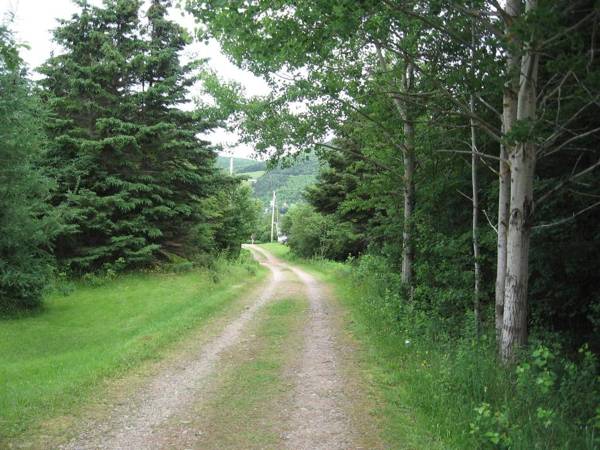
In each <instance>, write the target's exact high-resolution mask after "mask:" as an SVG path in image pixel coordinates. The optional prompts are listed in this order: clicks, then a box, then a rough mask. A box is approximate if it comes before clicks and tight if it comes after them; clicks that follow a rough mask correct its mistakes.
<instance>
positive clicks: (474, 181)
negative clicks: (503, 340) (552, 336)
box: [469, 95, 481, 336]
mask: <svg viewBox="0 0 600 450" xmlns="http://www.w3.org/2000/svg"><path fill="white" fill-rule="evenodd" d="M469 106H470V108H471V113H475V96H474V95H471V99H470V102H469ZM470 125H471V187H472V201H473V220H472V225H473V270H474V283H473V314H474V316H475V330H476V332H477V336H479V334H480V332H481V287H480V286H481V263H480V256H479V180H478V174H477V168H478V165H479V156H478V154H477V139H476V138H477V136H476V134H475V127H476V124H475V120H474V119H473V118H471V122H470Z"/></svg>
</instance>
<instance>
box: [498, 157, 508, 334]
mask: <svg viewBox="0 0 600 450" xmlns="http://www.w3.org/2000/svg"><path fill="white" fill-rule="evenodd" d="M500 159H501V161H500V167H499V175H498V178H499V184H500V185H499V192H498V227H497V228H498V241H497V259H496V299H495V300H496V302H495V303H496V304H495V306H496V341H497V342H498V346H500V339H501V338H502V323H503V321H504V284H505V282H506V246H507V241H508V218H509V214H508V212H509V203H510V167H509V165H508V163H507V162H506V161H507V160H508V154H507V151H506V148H505V147H504V145H501V146H500Z"/></svg>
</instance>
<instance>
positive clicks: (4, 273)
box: [0, 0, 257, 311]
mask: <svg viewBox="0 0 600 450" xmlns="http://www.w3.org/2000/svg"><path fill="white" fill-rule="evenodd" d="M143 6H144V5H143V2H142V1H137V0H106V1H105V2H104V3H103V5H102V6H100V7H95V6H91V5H90V4H88V3H87V2H80V3H79V7H80V11H79V12H78V13H76V14H74V15H73V16H72V17H71V18H69V19H65V20H61V21H60V23H59V25H58V27H57V28H56V29H55V31H54V40H55V42H56V43H57V44H59V45H60V47H61V48H62V51H61V52H60V54H57V55H52V56H50V58H49V59H48V60H47V61H46V63H45V64H43V65H42V67H41V68H39V69H38V71H39V72H40V73H41V74H42V75H43V78H42V79H41V80H40V81H39V82H36V83H34V82H32V81H30V79H29V78H28V75H27V70H26V67H25V65H24V63H23V61H22V60H21V59H20V57H19V51H18V50H19V49H18V45H17V43H16V42H15V41H14V37H13V35H12V34H11V32H10V31H9V28H8V27H9V25H10V24H7V25H5V26H2V28H1V29H0V32H1V33H0V50H1V51H0V83H1V85H2V89H1V91H0V96H1V98H0V102H1V103H0V114H1V115H2V116H1V117H0V127H1V136H2V141H3V146H2V149H1V150H0V152H2V156H1V158H0V159H1V161H2V162H1V164H2V169H0V177H1V183H0V203H1V205H0V255H1V259H0V309H2V310H3V311H8V310H15V309H21V308H24V307H33V306H37V305H39V304H40V302H41V300H42V297H43V291H44V288H45V287H46V285H47V284H48V282H49V280H50V279H51V278H52V277H56V276H57V275H58V274H62V275H63V276H64V275H65V274H66V275H68V276H80V275H83V274H87V273H94V274H101V275H102V274H115V273H119V272H121V271H125V270H133V269H140V268H145V267H149V266H153V265H156V264H158V263H160V262H168V261H171V260H181V258H185V259H194V258H197V257H199V256H201V255H210V254H214V253H222V252H225V253H228V254H231V255H237V253H238V252H239V249H240V244H241V242H242V241H244V240H246V239H247V238H248V236H249V235H250V233H251V230H252V227H253V225H252V223H253V221H254V220H255V218H256V214H257V206H256V205H255V202H254V201H253V200H252V198H251V193H250V191H249V189H247V188H245V187H243V186H242V185H241V183H240V180H238V179H236V178H230V177H227V176H225V175H223V174H222V173H221V172H219V171H218V170H217V169H216V167H215V158H216V153H215V149H214V148H212V147H211V146H210V145H209V143H208V142H205V141H203V140H202V139H200V138H199V137H198V134H199V133H201V132H203V131H206V130H209V129H210V128H212V127H215V126H216V125H217V124H216V123H215V122H211V121H209V120H207V119H206V118H205V116H204V115H203V112H202V111H201V110H196V111H191V109H192V108H189V107H186V104H187V103H188V101H189V100H188V99H189V89H190V87H191V86H192V85H193V84H194V82H195V81H196V80H197V75H198V70H200V66H199V64H198V63H196V62H189V63H183V62H182V61H181V54H182V51H183V50H184V48H185V46H186V45H187V44H188V43H190V42H191V37H190V36H189V35H188V33H187V31H186V30H185V29H184V28H182V27H181V26H179V25H178V24H176V23H175V22H173V21H172V20H170V19H169V18H168V12H169V8H170V7H171V2H170V1H165V0H152V1H151V2H149V4H148V5H146V7H143ZM202 259H204V260H206V258H205V257H204V256H202Z"/></svg>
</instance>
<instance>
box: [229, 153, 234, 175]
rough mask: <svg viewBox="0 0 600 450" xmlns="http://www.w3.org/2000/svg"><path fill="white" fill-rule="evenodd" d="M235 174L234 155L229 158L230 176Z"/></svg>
mask: <svg viewBox="0 0 600 450" xmlns="http://www.w3.org/2000/svg"><path fill="white" fill-rule="evenodd" d="M232 175H233V156H231V157H230V158H229V176H232Z"/></svg>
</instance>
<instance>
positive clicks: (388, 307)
mask: <svg viewBox="0 0 600 450" xmlns="http://www.w3.org/2000/svg"><path fill="white" fill-rule="evenodd" d="M347 279H348V276H347V275H344V280H347ZM350 281H351V282H350V285H349V286H348V287H347V288H346V293H345V297H346V298H347V301H349V302H350V304H351V306H352V308H353V310H354V312H355V320H357V322H358V323H359V324H360V326H361V328H362V329H364V330H366V331H365V332H366V333H367V335H368V336H369V338H370V342H372V343H373V344H374V349H375V350H374V351H375V352H376V353H377V354H378V355H379V356H380V357H381V364H382V365H383V366H384V367H386V370H387V372H385V373H386V380H388V383H389V382H390V381H389V380H397V381H395V382H398V383H400V382H402V383H403V384H402V386H401V388H399V389H397V390H394V391H393V392H394V394H393V395H401V396H402V397H401V398H396V397H394V400H393V401H394V402H395V403H396V404H397V403H406V402H408V403H409V405H408V406H410V407H412V408H414V409H415V410H416V411H419V413H421V414H422V415H423V416H424V417H426V420H427V421H428V422H429V426H430V427H431V430H432V432H434V433H436V434H438V435H439V436H440V437H442V436H443V437H444V439H445V440H448V442H449V444H450V446H451V447H453V448H489V449H501V448H511V449H521V448H523V449H525V448H565V449H566V448H568V449H593V448H598V445H600V439H599V435H600V409H599V408H598V405H599V404H600V379H599V378H598V359H597V357H596V356H595V355H594V354H593V353H592V352H591V351H590V349H589V348H588V347H587V346H584V347H582V348H581V349H580V350H579V352H578V353H577V354H576V355H574V356H572V357H568V356H567V355H566V354H565V353H564V352H563V351H562V349H561V348H560V346H558V345H556V344H552V345H549V344H544V343H543V340H542V339H541V338H539V337H537V336H535V335H534V336H532V338H531V345H530V348H529V350H528V351H527V352H526V353H525V354H523V355H522V358H521V363H520V364H519V365H517V366H513V367H503V366H501V365H500V364H498V361H497V359H496V348H495V337H494V336H493V335H492V334H484V335H483V336H481V337H480V338H479V339H477V338H475V337H474V333H473V330H472V329H471V328H470V327H469V326H468V324H472V322H473V320H472V314H467V315H466V316H465V318H464V326H463V328H462V332H456V331H454V332H451V330H449V329H447V328H446V327H445V326H443V324H444V322H443V321H442V322H440V317H436V316H435V314H432V313H431V312H432V311H431V310H430V309H428V308H430V305H429V306H428V305H425V306H424V305H422V304H419V301H420V298H419V297H417V296H415V298H413V300H412V301H409V300H407V299H406V296H405V295H404V294H403V291H402V289H401V285H400V279H399V275H398V273H397V272H396V271H394V270H391V269H390V266H389V264H388V263H387V260H386V258H383V257H379V256H372V255H366V256H364V257H362V258H360V259H359V260H357V261H354V262H353V269H352V272H351V276H350ZM345 283H347V282H346V281H345ZM440 292H442V291H440ZM440 323H441V324H442V325H440ZM490 328H491V327H490ZM400 380H401V381H400ZM399 420H400V419H399ZM402 420H404V418H402Z"/></svg>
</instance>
